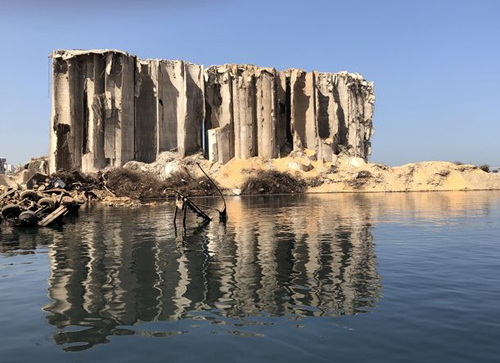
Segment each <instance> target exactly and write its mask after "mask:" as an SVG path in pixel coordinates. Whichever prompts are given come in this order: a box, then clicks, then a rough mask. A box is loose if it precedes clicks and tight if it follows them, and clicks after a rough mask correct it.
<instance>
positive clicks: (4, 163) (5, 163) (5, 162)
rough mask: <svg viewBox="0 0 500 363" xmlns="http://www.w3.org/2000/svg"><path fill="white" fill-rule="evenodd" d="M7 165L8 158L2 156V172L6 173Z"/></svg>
mask: <svg viewBox="0 0 500 363" xmlns="http://www.w3.org/2000/svg"><path fill="white" fill-rule="evenodd" d="M6 165H7V159H6V158H0V174H5V167H6Z"/></svg>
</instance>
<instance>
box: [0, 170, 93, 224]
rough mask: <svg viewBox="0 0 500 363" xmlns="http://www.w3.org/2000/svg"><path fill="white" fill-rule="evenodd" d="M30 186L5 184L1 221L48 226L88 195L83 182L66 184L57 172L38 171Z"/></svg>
mask: <svg viewBox="0 0 500 363" xmlns="http://www.w3.org/2000/svg"><path fill="white" fill-rule="evenodd" d="M29 182H30V185H32V187H31V188H30V189H24V190H23V189H17V188H10V187H7V188H5V187H2V189H1V190H0V191H2V190H3V193H2V194H0V208H1V213H0V222H3V223H7V224H10V225H14V226H40V227H46V226H50V225H52V224H55V223H58V222H61V221H62V219H63V218H64V216H66V215H67V214H68V213H75V212H77V211H78V209H79V208H80V206H81V205H82V204H83V203H85V201H86V200H88V198H89V195H88V194H87V193H86V191H85V189H84V188H82V187H83V184H82V183H81V182H74V183H72V184H70V185H67V184H66V183H65V182H64V181H62V180H61V179H60V178H59V177H57V176H52V177H48V176H45V177H42V174H38V173H37V174H35V175H34V176H33V177H32V178H31V179H30V180H29Z"/></svg>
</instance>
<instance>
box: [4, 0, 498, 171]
mask: <svg viewBox="0 0 500 363" xmlns="http://www.w3.org/2000/svg"><path fill="white" fill-rule="evenodd" d="M92 48H115V49H120V50H124V51H127V52H130V53H133V54H136V55H138V56H139V57H141V58H165V59H184V60H188V61H191V62H194V63H197V64H203V65H205V66H209V65H212V64H223V63H251V64H256V65H259V66H266V67H275V68H277V69H286V68H289V67H295V68H303V69H305V70H318V71H325V72H337V71H341V70H347V71H350V72H358V73H360V74H362V75H363V76H364V77H365V78H366V79H368V80H370V81H374V82H375V95H376V101H375V114H374V119H373V123H374V128H375V135H374V136H373V138H372V156H371V158H370V160H371V161H373V162H381V163H385V164H388V165H399V164H404V163H409V162H417V161H424V160H446V161H452V162H453V161H460V162H464V163H474V164H485V163H487V164H489V165H491V166H500V153H499V151H500V147H499V145H500V112H499V108H500V1H496V0H492V1H488V0H476V1H473V0H470V1H461V0H453V1H452V0H450V1H446V0H432V1H427V0H419V1H416V0H415V1H405V0H393V1H389V0H377V1H374V0H365V1H361V0H358V1H357V0H350V1H346V0H344V1H336V0H329V1H319V0H308V1H293V0H289V1H273V0H267V1H261V0H254V1H230V0H213V1H209V0H207V1H202V0H191V1H189V0H185V1H172V0H165V1H159V0H157V1H154V0H137V1H127V0H125V1H118V0H108V1H106V0H99V1H97V0H84V1H83V0H81V1H76V0H65V1H60V0H57V1H55V0H47V1H43V0H24V1H23V0H16V1H10V0H0V55H1V56H0V79H1V85H0V156H1V157H6V158H7V159H8V162H10V163H14V164H17V163H20V162H26V161H27V160H28V159H29V158H30V157H34V156H41V155H48V153H49V123H50V109H51V97H50V82H51V75H50V60H49V58H48V54H49V53H50V52H51V51H52V50H54V49H92Z"/></svg>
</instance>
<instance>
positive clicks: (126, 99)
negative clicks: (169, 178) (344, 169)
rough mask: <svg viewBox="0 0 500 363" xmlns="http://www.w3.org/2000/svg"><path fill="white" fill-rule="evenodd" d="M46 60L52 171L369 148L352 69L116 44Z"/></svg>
mask: <svg viewBox="0 0 500 363" xmlns="http://www.w3.org/2000/svg"><path fill="white" fill-rule="evenodd" d="M51 58H52V63H53V87H52V118H51V142H50V149H51V160H50V165H51V171H55V170H57V169H61V168H63V169H67V170H72V169H78V170H82V171H85V172H93V171H97V170H100V169H102V168H104V167H106V166H121V165H123V164H125V163H126V162H127V161H130V160H138V161H143V162H153V161H154V160H156V157H157V155H158V154H159V153H161V152H163V151H172V150H174V151H177V152H179V154H180V155H181V156H185V155H189V154H193V153H196V152H200V151H203V152H204V153H205V155H206V156H207V158H208V159H210V160H211V161H213V162H221V163H226V162H228V161H229V160H230V159H232V158H233V157H236V158H240V159H248V158H251V157H254V156H260V157H262V158H264V159H271V158H278V157H281V156H284V155H288V154H289V153H290V152H291V151H293V150H295V151H297V150H303V149H304V148H307V149H311V150H314V151H315V152H316V155H317V157H318V158H321V159H323V160H326V161H331V160H332V159H333V157H334V155H337V154H339V153H340V152H346V153H348V154H349V155H351V156H358V157H362V158H365V159H366V158H367V157H368V155H369V154H370V152H371V144H370V138H371V136H372V134H373V128H372V116H373V107H374V100H375V97H374V91H373V83H371V82H368V81H366V80H364V79H363V78H362V77H361V76H360V75H359V74H356V73H347V72H340V73H321V72H305V71H303V70H300V69H289V70H286V71H277V70H276V69H274V68H261V67H257V66H253V65H235V64H226V65H222V66H211V67H209V68H207V69H204V68H203V66H199V65H196V64H192V63H189V62H185V61H182V60H177V61H169V60H159V59H147V60H141V59H139V58H137V57H136V56H134V55H130V54H128V53H125V52H122V51H118V50H90V51H75V50H71V51H70V50H58V51H54V52H53V53H52V54H51Z"/></svg>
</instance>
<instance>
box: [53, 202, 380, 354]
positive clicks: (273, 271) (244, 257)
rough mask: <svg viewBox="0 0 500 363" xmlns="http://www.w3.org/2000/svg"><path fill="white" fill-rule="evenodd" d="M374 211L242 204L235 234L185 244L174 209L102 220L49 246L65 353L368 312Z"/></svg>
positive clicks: (226, 228)
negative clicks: (153, 325) (150, 329)
mask: <svg viewBox="0 0 500 363" xmlns="http://www.w3.org/2000/svg"><path fill="white" fill-rule="evenodd" d="M210 202H211V201H210V200H209V201H207V202H205V203H210ZM369 205H370V204H369V203H366V200H365V199H364V197H363V196H361V195H359V196H357V197H356V198H354V199H353V201H352V203H351V204H350V206H349V208H345V207H342V208H339V207H338V206H335V205H328V204H326V205H325V203H321V202H320V203H318V201H317V200H315V199H314V198H308V197H293V198H291V197H275V198H272V199H269V198H249V199H242V200H239V199H233V200H231V201H230V202H229V203H228V209H229V211H230V215H229V217H230V219H229V222H228V224H227V225H223V224H218V223H216V222H215V223H210V224H209V225H208V226H206V228H204V229H202V230H199V229H198V230H197V229H196V224H195V223H194V221H191V224H192V227H191V228H188V230H187V232H186V234H185V235H184V236H182V235H177V237H176V235H175V234H174V232H173V230H172V228H171V223H170V222H169V221H170V219H171V211H170V208H168V207H158V208H139V209H135V210H116V209H95V210H93V211H92V212H91V213H88V214H86V218H89V219H92V218H94V220H89V221H87V223H79V224H75V225H74V226H72V228H74V231H68V230H66V231H65V232H64V234H65V238H57V239H55V240H54V242H53V244H52V246H51V247H50V260H51V272H52V275H51V277H50V279H49V288H48V292H49V296H50V298H51V299H52V303H50V304H49V305H47V306H46V307H45V308H44V310H45V311H46V312H47V316H46V318H47V320H48V322H49V323H50V324H51V325H54V326H55V327H57V333H56V334H55V336H54V338H55V340H56V342H57V343H58V344H64V345H66V346H67V347H66V349H69V350H80V349H87V348H89V347H91V346H93V345H95V344H98V343H105V342H107V341H108V337H109V336H110V335H115V334H133V333H134V331H132V330H127V329H124V328H120V326H124V325H125V326H132V325H138V324H141V323H143V322H155V321H179V320H181V319H185V318H189V317H192V316H193V314H194V313H196V312H203V311H206V312H210V313H211V314H212V315H215V316H219V317H227V318H231V319H239V320H240V321H243V324H245V318H248V317H252V316H289V317H290V316H292V317H299V318H300V317H301V316H324V315H327V316H335V315H349V314H356V313H362V312H365V311H367V310H369V309H371V308H373V307H374V305H375V303H376V301H377V300H378V298H379V296H380V282H379V276H378V275H377V270H376V257H375V254H374V245H373V236H372V231H371V230H372V223H371V215H370V214H371V209H370V207H369ZM198 318H199V316H198ZM178 333H179V332H178ZM154 334H169V333H167V332H161V331H160V332H158V331H156V332H154ZM75 343H76V344H75Z"/></svg>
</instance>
